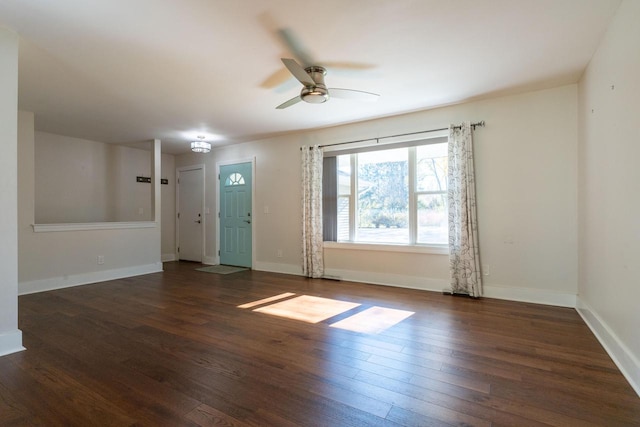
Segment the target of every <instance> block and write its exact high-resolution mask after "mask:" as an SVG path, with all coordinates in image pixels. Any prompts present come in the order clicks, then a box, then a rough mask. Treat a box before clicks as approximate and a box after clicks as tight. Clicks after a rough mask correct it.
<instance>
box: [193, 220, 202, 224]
mask: <svg viewBox="0 0 640 427" xmlns="http://www.w3.org/2000/svg"><path fill="white" fill-rule="evenodd" d="M193 222H197V223H198V224H200V223H201V222H202V221H200V220H199V219H198V220H196V221H193Z"/></svg>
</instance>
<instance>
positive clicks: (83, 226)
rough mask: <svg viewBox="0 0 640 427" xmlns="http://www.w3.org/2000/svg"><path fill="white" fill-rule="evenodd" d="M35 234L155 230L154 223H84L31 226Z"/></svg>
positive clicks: (155, 225)
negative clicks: (134, 229) (138, 229)
mask: <svg viewBox="0 0 640 427" xmlns="http://www.w3.org/2000/svg"><path fill="white" fill-rule="evenodd" d="M32 227H33V231H34V232H35V233H48V232H53V231H86V230H121V229H128V228H155V227H157V224H156V222H155V221H131V222H86V223H69V224H32Z"/></svg>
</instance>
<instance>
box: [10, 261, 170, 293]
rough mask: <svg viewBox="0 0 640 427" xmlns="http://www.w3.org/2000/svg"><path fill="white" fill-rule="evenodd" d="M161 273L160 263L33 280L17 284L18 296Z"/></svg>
mask: <svg viewBox="0 0 640 427" xmlns="http://www.w3.org/2000/svg"><path fill="white" fill-rule="evenodd" d="M161 271H162V263H161V262H157V263H154V264H146V265H136V266H133V267H125V268H117V269H113V270H103V271H92V272H89V273H80V274H73V275H70V276H63V277H51V278H48V279H40V280H33V281H31V282H21V283H18V295H28V294H34V293H37V292H45V291H52V290H54V289H63V288H70V287H72V286H80V285H88V284H91V283H97V282H104V281H107V280H115V279H123V278H125V277H132V276H140V275H143V274H150V273H159V272H161Z"/></svg>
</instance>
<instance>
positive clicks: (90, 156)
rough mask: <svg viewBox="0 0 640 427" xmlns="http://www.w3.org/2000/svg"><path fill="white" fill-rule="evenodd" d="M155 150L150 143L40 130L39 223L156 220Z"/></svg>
mask: <svg viewBox="0 0 640 427" xmlns="http://www.w3.org/2000/svg"><path fill="white" fill-rule="evenodd" d="M136 176H147V177H148V176H151V154H150V151H149V150H148V149H147V150H144V149H137V148H130V147H124V146H119V145H114V144H105V143H102V142H97V141H90V140H86V139H79V138H72V137H68V136H63V135H55V134H51V133H47V132H35V221H36V223H38V224H55V223H84V222H103V221H150V220H151V219H152V212H151V185H150V184H148V183H140V182H136Z"/></svg>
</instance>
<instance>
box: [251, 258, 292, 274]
mask: <svg viewBox="0 0 640 427" xmlns="http://www.w3.org/2000/svg"><path fill="white" fill-rule="evenodd" d="M252 269H253V270H257V271H268V272H270V273H281V274H293V275H295V276H302V267H301V266H299V265H297V264H279V263H276V262H262V261H256V262H255V263H254V264H253V267H252Z"/></svg>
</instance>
